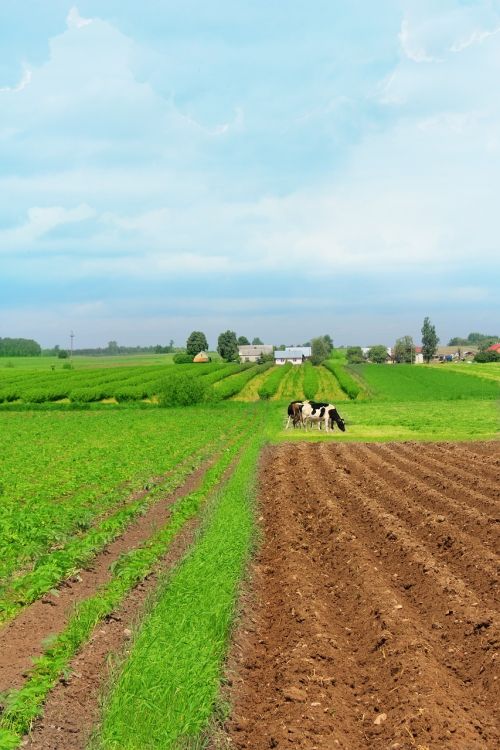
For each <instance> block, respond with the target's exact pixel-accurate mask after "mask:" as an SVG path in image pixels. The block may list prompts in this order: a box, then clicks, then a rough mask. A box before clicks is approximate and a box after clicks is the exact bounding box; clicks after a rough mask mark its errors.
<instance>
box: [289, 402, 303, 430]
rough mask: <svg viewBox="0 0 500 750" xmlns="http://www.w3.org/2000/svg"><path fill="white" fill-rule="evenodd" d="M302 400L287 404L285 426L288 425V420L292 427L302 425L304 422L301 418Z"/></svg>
mask: <svg viewBox="0 0 500 750" xmlns="http://www.w3.org/2000/svg"><path fill="white" fill-rule="evenodd" d="M303 405H304V404H303V402H302V401H292V402H291V403H290V404H288V409H287V413H288V420H287V423H286V428H285V429H287V430H288V428H289V427H290V422H291V423H292V424H293V426H294V427H297V426H302V425H303V424H304V420H303V419H302V406H303Z"/></svg>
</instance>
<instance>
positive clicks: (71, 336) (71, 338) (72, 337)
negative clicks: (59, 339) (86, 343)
mask: <svg viewBox="0 0 500 750" xmlns="http://www.w3.org/2000/svg"><path fill="white" fill-rule="evenodd" d="M69 338H70V340H71V345H70V350H69V357H70V359H73V339H74V338H75V334H74V333H73V331H71V332H70V334H69Z"/></svg>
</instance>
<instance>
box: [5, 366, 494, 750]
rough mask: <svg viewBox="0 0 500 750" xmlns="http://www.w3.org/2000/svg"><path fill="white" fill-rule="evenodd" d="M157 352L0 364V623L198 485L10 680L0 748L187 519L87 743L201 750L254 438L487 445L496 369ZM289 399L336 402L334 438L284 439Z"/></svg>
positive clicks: (239, 557) (15, 742)
mask: <svg viewBox="0 0 500 750" xmlns="http://www.w3.org/2000/svg"><path fill="white" fill-rule="evenodd" d="M154 357H155V359H152V361H151V362H149V363H147V362H145V361H144V359H143V358H142V357H138V358H137V360H135V361H136V364H132V363H131V362H128V363H127V364H125V363H124V364H123V366H121V367H113V366H104V367H93V368H87V367H86V366H83V365H82V367H81V368H75V370H63V371H61V370H57V371H52V370H49V371H46V370H42V369H40V368H38V367H36V366H35V367H31V368H30V367H28V366H24V364H23V366H19V367H18V368H5V369H0V401H1V402H2V403H1V404H0V435H1V453H0V469H1V477H0V499H1V502H0V560H1V563H0V626H1V625H2V624H4V625H5V623H7V622H10V623H14V624H15V622H16V617H17V616H18V615H19V613H20V612H21V611H22V610H23V608H24V607H26V606H28V605H29V604H30V603H31V602H34V601H36V600H37V599H39V598H40V597H42V596H44V595H45V594H47V592H51V591H54V590H57V587H58V586H59V585H60V584H61V582H63V581H64V580H66V579H67V578H68V577H69V576H73V575H74V574H75V572H77V571H78V570H79V569H80V568H81V567H82V566H85V565H88V564H90V563H91V561H92V559H93V557H94V556H95V555H96V554H97V553H98V552H99V551H100V550H102V549H103V548H105V547H106V545H108V544H109V542H110V541H112V540H113V539H115V538H117V537H118V536H119V535H120V534H121V533H122V532H123V531H124V530H125V529H127V528H128V527H129V526H130V525H131V524H133V523H134V520H135V519H136V518H137V517H138V516H139V515H140V514H142V513H145V512H146V511H147V509H148V508H149V507H151V506H152V505H153V504H154V503H156V502H158V500H159V499H161V498H162V497H165V496H168V494H169V493H170V492H172V490H173V489H175V488H176V487H179V486H180V485H181V484H182V483H183V482H184V481H185V480H186V478H187V477H189V475H190V474H192V472H193V471H194V470H196V469H197V468H200V467H202V466H205V474H204V475H203V479H202V482H201V485H200V487H199V488H198V489H197V490H193V491H190V492H189V493H188V494H187V495H185V496H183V497H180V498H179V500H177V501H176V503H175V505H174V506H173V509H172V512H171V514H170V515H169V516H168V518H166V519H165V523H164V525H163V526H161V527H160V528H158V529H156V530H155V531H154V533H153V534H152V536H151V537H150V539H148V541H147V542H146V543H143V544H140V545H138V546H137V547H134V548H132V549H130V550H129V551H128V552H127V553H126V554H125V555H124V556H123V557H122V558H121V559H120V560H119V562H118V564H117V565H116V566H114V567H113V569H112V571H111V573H110V578H109V580H108V581H107V583H106V584H105V585H103V586H102V587H101V588H99V589H98V590H96V591H95V592H93V593H92V594H91V595H90V596H88V597H87V598H86V599H84V600H83V601H82V602H80V604H78V606H77V607H76V609H75V611H74V613H73V614H72V615H71V617H70V619H69V621H68V622H67V624H66V625H65V627H64V628H63V630H62V631H61V632H60V633H58V634H57V635H56V636H55V637H54V638H53V639H52V640H51V641H50V643H47V644H46V646H45V647H44V652H43V654H42V656H41V657H40V659H39V660H37V662H36V663H35V664H34V666H33V668H32V669H31V670H30V671H29V673H28V675H27V677H26V680H25V682H24V683H23V685H22V686H21V687H19V688H17V689H16V690H13V691H11V692H10V693H9V694H8V695H6V696H3V698H1V703H2V705H3V712H2V713H1V714H0V750H6V749H7V748H9V750H14V748H17V747H20V746H21V743H22V742H23V738H24V737H25V735H26V733H27V732H28V730H29V728H30V726H31V725H32V723H33V721H34V720H35V718H36V717H37V716H39V715H40V713H41V712H42V711H43V704H44V701H45V700H46V698H47V695H48V694H49V692H50V690H51V688H52V686H53V685H54V684H56V683H57V681H58V680H59V678H60V676H61V673H64V674H66V673H67V672H68V670H70V669H71V659H72V658H73V656H74V655H75V653H77V652H78V650H79V649H81V648H82V646H83V645H85V643H87V642H88V640H89V638H91V635H92V632H93V628H94V627H96V626H98V624H99V622H101V621H102V620H103V619H104V618H106V617H108V616H109V615H110V613H112V612H113V611H114V610H115V609H116V608H117V607H119V606H120V603H121V602H122V601H123V600H124V598H125V597H126V596H127V595H128V593H129V592H130V590H131V589H132V588H133V587H134V586H135V585H136V584H137V583H138V582H139V581H141V580H142V579H143V578H144V577H145V576H147V575H148V574H149V573H150V572H151V570H152V569H153V568H154V566H155V565H157V564H158V560H159V559H161V557H162V555H164V554H165V552H166V551H167V550H168V549H169V547H170V545H171V544H172V542H173V540H174V539H175V538H176V536H177V535H178V534H179V533H181V530H182V529H183V527H184V524H185V523H187V521H188V520H189V519H193V518H198V519H199V523H200V526H199V531H198V533H197V536H196V540H195V542H194V544H193V546H192V547H191V549H190V551H189V553H188V554H187V556H186V557H185V558H184V559H183V560H182V561H181V562H180V563H179V564H178V565H177V566H176V567H175V568H174V569H173V570H172V571H170V572H169V574H168V575H167V576H166V577H165V578H164V579H163V580H162V581H161V583H160V585H159V587H158V590H157V591H156V594H155V596H154V597H153V599H152V600H151V601H150V602H149V606H148V608H147V610H146V611H145V612H144V613H143V616H142V619H140V620H139V623H138V625H137V627H136V629H135V631H134V634H133V637H132V639H131V642H130V648H129V649H128V652H127V654H124V655H122V658H121V660H119V663H118V666H117V667H116V669H115V671H114V672H113V676H112V679H111V682H110V683H109V685H108V686H107V689H106V694H105V696H104V698H103V704H102V711H101V718H100V721H99V723H98V726H97V727H96V729H95V732H94V735H93V737H92V740H91V743H90V747H91V748H92V750H118V748H120V749H121V748H131V749H132V748H143V747H148V748H178V747H193V748H194V747H198V746H199V747H202V746H203V745H202V744H197V743H198V741H200V743H201V740H200V737H202V736H203V732H204V730H205V728H206V727H207V724H208V722H209V721H210V717H211V716H212V714H213V711H214V707H215V706H216V705H217V703H218V695H219V686H220V680H221V676H222V671H223V663H224V657H225V653H226V649H227V644H228V639H229V634H230V631H231V624H232V621H233V618H234V612H235V607H236V602H237V596H238V590H239V585H240V582H241V580H242V576H243V575H244V570H245V565H246V562H247V560H248V558H249V555H250V553H251V550H252V545H253V544H254V543H255V527H254V521H255V513H254V511H255V509H254V488H255V479H256V475H257V465H258V457H259V453H260V450H261V448H262V446H263V445H264V444H265V443H266V442H279V441H282V440H293V441H297V440H308V441H310V440H314V441H332V440H333V441H339V440H340V441H388V440H392V441H394V440H412V441H413V440H432V441H434V440H447V441H455V440H491V439H498V436H499V430H498V428H499V408H498V406H499V400H498V396H499V388H500V385H499V381H500V377H499V373H500V365H484V366H483V365H479V366H478V367H477V368H476V366H475V365H470V366H466V367H464V368H462V367H458V366H453V365H443V366H436V367H432V366H431V367H426V366H423V365H422V366H404V365H401V366H400V365H398V366H386V365H361V366H356V367H354V368H353V367H347V366H346V364H345V362H343V361H342V359H340V358H337V359H335V360H333V361H332V362H330V363H326V366H320V367H312V365H310V364H307V365H305V366H301V367H292V366H279V367H277V366H275V365H273V363H266V364H263V365H254V364H242V365H237V364H229V365H228V364H225V363H221V362H219V363H211V364H209V365H201V366H200V365H178V366H177V365H175V366H171V365H170V364H168V366H167V367H165V364H167V363H168V360H167V359H166V357H168V355H154ZM156 357H162V358H163V359H162V360H161V362H162V363H161V364H158V360H157V359H156ZM38 359H40V358H38ZM115 359H118V358H115ZM119 359H120V360H123V359H129V358H122V357H120V358H119ZM37 365H38V362H37ZM193 383H195V384H196V383H197V384H198V385H199V384H200V383H203V387H202V388H201V390H200V389H198V386H196V388H195V390H196V392H198V393H200V394H202V397H203V400H202V401H201V402H200V403H198V404H195V405H192V406H189V405H188V406H177V407H171V408H161V407H160V406H159V405H158V403H157V401H158V396H159V395H161V393H162V392H163V393H164V395H165V394H166V403H168V402H169V394H172V395H173V394H179V389H180V392H181V395H182V386H185V387H186V388H187V391H186V393H187V395H188V396H189V394H190V392H191V391H189V388H193V387H194V386H193ZM304 395H308V396H309V397H310V398H313V397H314V398H316V399H321V400H326V401H330V402H334V403H336V404H337V407H338V409H339V411H340V413H341V415H342V416H343V417H344V419H345V421H346V426H347V430H346V432H345V433H341V432H340V431H339V430H338V429H337V428H336V429H335V430H334V431H333V432H330V433H329V434H325V433H323V432H320V431H319V430H317V429H311V430H309V431H304V430H300V429H295V430H294V429H289V430H285V429H284V427H285V422H286V418H287V415H286V406H287V403H288V402H289V401H292V400H295V399H300V398H303V397H304ZM30 399H32V400H30ZM110 401H111V403H110ZM188 403H189V401H188ZM207 466H208V468H207Z"/></svg>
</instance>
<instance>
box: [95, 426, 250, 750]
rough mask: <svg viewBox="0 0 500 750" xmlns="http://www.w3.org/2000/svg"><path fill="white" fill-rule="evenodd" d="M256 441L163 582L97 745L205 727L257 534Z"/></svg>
mask: <svg viewBox="0 0 500 750" xmlns="http://www.w3.org/2000/svg"><path fill="white" fill-rule="evenodd" d="M260 447H261V441H260V439H259V437H257V438H256V439H254V440H253V441H252V443H251V445H250V446H249V448H248V450H247V451H246V452H245V453H244V455H243V456H242V458H241V460H240V463H239V465H238V467H237V468H236V470H235V472H234V474H233V476H232V477H231V479H230V480H229V482H228V483H227V485H226V486H225V487H224V488H223V489H222V491H221V493H220V495H219V497H218V499H217V502H216V503H215V504H214V505H213V506H212V507H211V509H210V513H209V514H208V519H207V524H206V527H205V531H204V533H203V535H202V536H201V538H200V541H199V542H198V544H197V545H196V546H195V547H194V549H193V551H192V552H191V554H190V555H189V556H188V557H187V558H186V559H185V560H184V561H183V563H182V564H181V565H180V566H179V568H178V569H177V570H176V571H175V572H174V573H173V574H172V575H171V576H170V577H169V578H168V579H167V581H166V582H165V584H164V588H163V590H161V589H160V591H159V593H158V597H157V601H156V604H155V605H154V607H153V609H152V611H151V613H150V615H149V616H148V617H147V619H146V620H145V621H144V623H143V625H142V627H141V629H140V630H139V633H138V635H137V637H136V640H135V641H134V643H133V647H132V651H131V653H130V656H129V658H128V659H127V661H126V662H125V665H124V667H123V669H122V671H121V674H119V676H118V678H117V681H116V683H115V685H114V687H113V688H112V691H111V694H110V696H109V698H108V700H107V702H105V709H104V717H103V721H102V725H101V729H100V732H99V734H98V736H97V737H96V738H94V740H93V742H92V743H91V747H93V748H94V749H95V750H96V749H97V748H99V750H138V748H146V747H147V748H148V750H153V749H154V748H158V749H159V748H162V750H168V749H169V748H174V747H176V748H177V747H181V746H182V747H185V746H187V743H190V742H192V741H194V740H195V739H196V738H199V735H200V733H202V732H203V731H204V730H205V729H206V727H207V724H208V722H209V719H210V717H211V716H212V714H213V712H214V707H215V706H216V703H217V697H218V692H219V686H220V682H221V678H222V674H223V661H224V658H225V655H226V653H227V648H228V642H229V636H230V629H231V625H232V622H233V619H234V612H235V604H236V599H237V594H238V588H239V583H240V581H241V578H242V576H243V574H244V568H245V564H246V562H247V560H248V555H249V551H250V548H251V543H252V539H253V534H254V512H253V498H254V481H255V475H256V463H257V459H258V454H259V450H260ZM184 743H186V744H184ZM191 746H192V745H191V744H189V747H191ZM197 746H198V745H197Z"/></svg>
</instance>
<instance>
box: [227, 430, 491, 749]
mask: <svg viewBox="0 0 500 750" xmlns="http://www.w3.org/2000/svg"><path fill="white" fill-rule="evenodd" d="M499 469H500V450H499V444H498V443H482V444H480V443H470V444H467V445H464V444H461V445H460V446H456V445H454V444H444V443H441V444H426V445H425V444H414V443H406V444H386V445H375V444H371V445H369V444H366V445H354V444H351V445H349V444H331V443H322V444H296V445H285V444H284V445H281V446H278V447H275V448H273V449H271V450H269V451H268V452H267V454H266V456H265V459H264V462H263V469H262V476H261V512H262V518H261V521H262V526H263V538H264V541H263V544H262V547H261V550H260V553H259V556H258V559H257V561H256V563H255V566H254V569H253V571H252V580H253V584H252V590H251V592H250V593H249V596H248V600H247V603H246V605H245V608H244V615H243V618H242V623H241V626H240V627H239V629H238V631H237V633H236V637H235V644H234V648H233V650H232V654H231V657H230V662H229V668H228V679H229V684H230V687H229V699H230V701H231V703H232V705H233V710H232V715H231V716H230V718H229V720H228V721H227V723H226V727H225V735H224V736H223V738H218V739H217V740H216V741H214V746H217V747H221V746H224V747H230V748H235V749H239V750H243V749H244V748H245V749H248V750H250V749H251V750H267V749H268V748H288V747H294V748H302V749H303V750H332V748H348V749H349V750H360V749H363V748H369V750H372V749H373V750H382V749H383V750H389V749H391V750H398V749H399V750H440V749H441V748H449V750H479V749H481V750H492V748H494V747H498V746H499V744H500V735H499V730H498V727H499V723H498V716H497V717H495V710H497V708H498V706H499V705H500V700H499V699H500V694H499V680H498V671H497V670H496V669H495V667H496V662H495V657H496V650H495V649H496V648H497V647H498V643H499V627H498V591H497V582H498V562H499V556H498V551H499V549H500V547H499V544H498V542H499V530H500V523H499V501H500V481H499V480H500V471H499Z"/></svg>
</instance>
